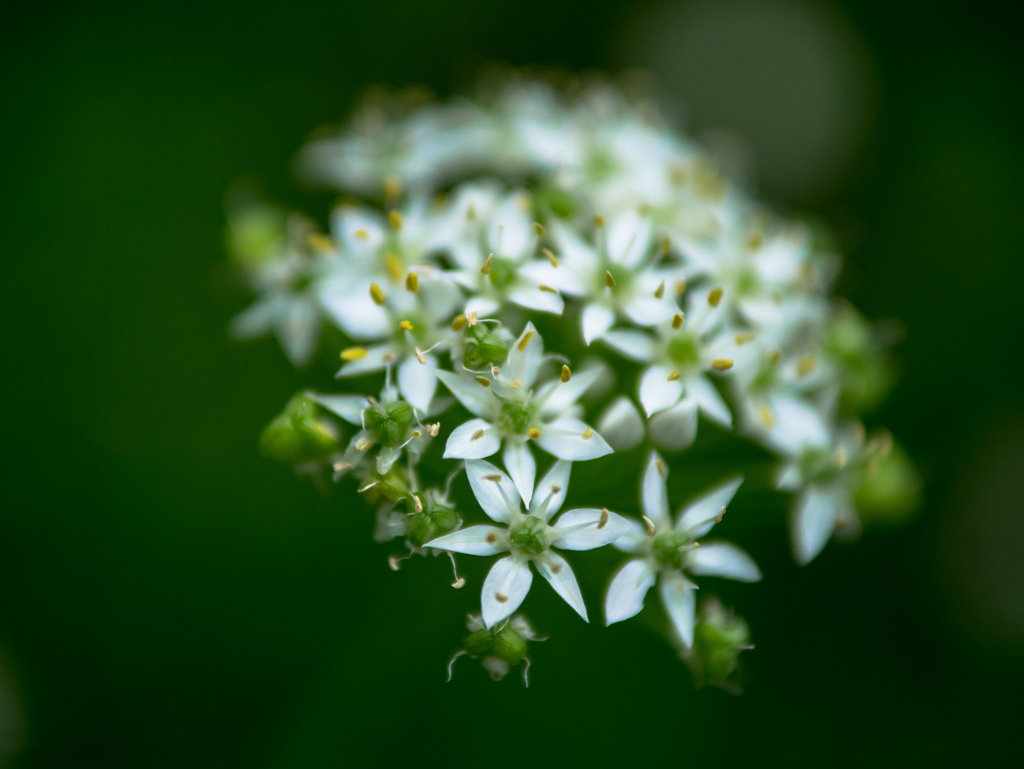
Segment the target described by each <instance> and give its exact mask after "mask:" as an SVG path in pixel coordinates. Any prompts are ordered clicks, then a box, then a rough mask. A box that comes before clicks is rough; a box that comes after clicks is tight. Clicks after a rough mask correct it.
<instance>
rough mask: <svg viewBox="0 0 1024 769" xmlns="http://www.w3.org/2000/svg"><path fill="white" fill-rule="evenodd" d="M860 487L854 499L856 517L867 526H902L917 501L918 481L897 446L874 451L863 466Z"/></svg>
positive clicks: (914, 471)
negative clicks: (898, 524)
mask: <svg viewBox="0 0 1024 769" xmlns="http://www.w3.org/2000/svg"><path fill="white" fill-rule="evenodd" d="M864 479H865V480H864V483H863V485H862V486H861V487H860V488H859V489H858V490H857V493H856V496H855V497H854V500H855V503H856V508H857V513H858V515H859V516H860V518H861V519H862V520H863V521H864V522H866V523H869V524H872V523H878V524H881V523H889V524H897V523H903V522H905V521H906V520H907V518H908V517H909V516H910V515H911V514H912V513H913V512H914V508H915V507H917V503H918V501H919V497H920V489H921V478H920V476H919V475H918V474H917V471H916V470H915V469H914V465H913V463H912V462H911V461H910V458H909V457H908V456H907V455H906V452H904V451H903V449H902V448H901V447H900V446H899V445H898V444H896V445H891V438H890V446H889V447H888V450H887V451H878V450H876V451H874V452H873V453H872V454H871V455H869V456H868V458H867V460H866V461H865V463H864Z"/></svg>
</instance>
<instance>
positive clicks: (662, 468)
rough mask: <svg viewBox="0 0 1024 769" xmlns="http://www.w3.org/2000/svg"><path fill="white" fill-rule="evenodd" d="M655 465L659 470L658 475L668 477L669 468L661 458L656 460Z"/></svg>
mask: <svg viewBox="0 0 1024 769" xmlns="http://www.w3.org/2000/svg"><path fill="white" fill-rule="evenodd" d="M654 467H655V469H656V470H657V471H658V475H660V476H661V477H662V478H668V468H667V467H666V466H665V462H664V461H663V460H662V459H661V458H658V459H655V460H654Z"/></svg>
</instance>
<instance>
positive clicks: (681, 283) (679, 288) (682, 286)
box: [676, 278, 686, 296]
mask: <svg viewBox="0 0 1024 769" xmlns="http://www.w3.org/2000/svg"><path fill="white" fill-rule="evenodd" d="M685 290H686V278H680V279H679V280H677V281H676V296H679V295H680V294H681V293H683V292H684V291H685Z"/></svg>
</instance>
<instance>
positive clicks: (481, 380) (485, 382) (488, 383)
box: [476, 376, 491, 387]
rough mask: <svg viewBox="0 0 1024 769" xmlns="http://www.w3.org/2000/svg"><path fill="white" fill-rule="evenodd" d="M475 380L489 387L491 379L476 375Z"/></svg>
mask: <svg viewBox="0 0 1024 769" xmlns="http://www.w3.org/2000/svg"><path fill="white" fill-rule="evenodd" d="M476 381H478V382H479V383H480V384H482V385H483V386H484V387H490V386H491V380H490V379H488V378H487V377H485V376H478V377H476Z"/></svg>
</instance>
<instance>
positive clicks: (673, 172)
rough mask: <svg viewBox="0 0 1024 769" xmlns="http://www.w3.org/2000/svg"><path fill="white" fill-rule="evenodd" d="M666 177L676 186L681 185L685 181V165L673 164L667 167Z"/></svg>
mask: <svg viewBox="0 0 1024 769" xmlns="http://www.w3.org/2000/svg"><path fill="white" fill-rule="evenodd" d="M668 178H669V180H670V181H671V182H672V184H674V185H675V186H676V187H681V186H682V185H683V182H685V181H686V166H680V165H673V166H672V167H671V168H669V169H668Z"/></svg>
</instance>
